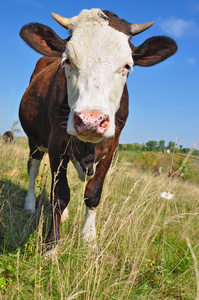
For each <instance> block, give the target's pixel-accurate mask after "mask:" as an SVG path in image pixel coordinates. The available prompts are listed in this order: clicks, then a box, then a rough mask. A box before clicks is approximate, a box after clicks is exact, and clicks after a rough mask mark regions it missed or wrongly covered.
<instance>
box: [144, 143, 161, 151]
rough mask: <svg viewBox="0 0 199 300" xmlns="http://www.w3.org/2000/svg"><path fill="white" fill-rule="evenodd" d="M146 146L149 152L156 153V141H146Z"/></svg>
mask: <svg viewBox="0 0 199 300" xmlns="http://www.w3.org/2000/svg"><path fill="white" fill-rule="evenodd" d="M146 145H147V148H148V150H149V151H156V150H157V149H156V148H157V147H158V142H157V141H148V142H147V143H146Z"/></svg>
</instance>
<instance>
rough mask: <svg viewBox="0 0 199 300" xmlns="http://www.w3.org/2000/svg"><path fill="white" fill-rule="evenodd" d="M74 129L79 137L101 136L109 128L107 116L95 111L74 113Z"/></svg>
mask: <svg viewBox="0 0 199 300" xmlns="http://www.w3.org/2000/svg"><path fill="white" fill-rule="evenodd" d="M74 127H75V129H76V131H77V133H78V134H81V135H86V136H95V137H99V136H103V135H104V134H105V133H106V131H107V129H108V127H109V116H108V115H106V114H103V113H101V112H99V111H96V110H91V111H82V112H80V113H77V112H76V113H75V114H74Z"/></svg>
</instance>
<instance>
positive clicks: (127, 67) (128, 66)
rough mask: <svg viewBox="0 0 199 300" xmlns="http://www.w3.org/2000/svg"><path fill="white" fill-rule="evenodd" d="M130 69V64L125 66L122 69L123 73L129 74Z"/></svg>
mask: <svg viewBox="0 0 199 300" xmlns="http://www.w3.org/2000/svg"><path fill="white" fill-rule="evenodd" d="M131 68H132V65H131V64H126V65H125V66H124V68H123V70H122V71H123V72H129V71H130V70H131Z"/></svg>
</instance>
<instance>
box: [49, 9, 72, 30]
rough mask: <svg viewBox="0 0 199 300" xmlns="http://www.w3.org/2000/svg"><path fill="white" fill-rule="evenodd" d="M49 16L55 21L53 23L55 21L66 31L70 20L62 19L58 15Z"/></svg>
mask: <svg viewBox="0 0 199 300" xmlns="http://www.w3.org/2000/svg"><path fill="white" fill-rule="evenodd" d="M51 16H52V17H53V19H55V21H57V22H58V23H59V24H60V25H61V26H63V27H64V28H66V29H68V27H69V22H70V19H67V18H65V17H62V16H60V15H58V14H55V13H52V14H51Z"/></svg>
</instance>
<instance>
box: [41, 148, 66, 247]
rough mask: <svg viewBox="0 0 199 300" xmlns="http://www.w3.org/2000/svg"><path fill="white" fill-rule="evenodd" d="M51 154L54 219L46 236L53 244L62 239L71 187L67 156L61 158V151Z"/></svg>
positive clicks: (48, 242) (50, 244) (49, 242)
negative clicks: (62, 216)
mask: <svg viewBox="0 0 199 300" xmlns="http://www.w3.org/2000/svg"><path fill="white" fill-rule="evenodd" d="M55 150H56V153H53V155H52V154H50V153H49V155H50V164H51V173H52V186H51V205H52V220H51V225H50V230H49V232H48V235H47V238H46V244H47V245H48V246H53V244H54V243H56V242H58V241H59V240H60V221H61V215H62V213H63V211H64V210H65V208H66V207H67V205H68V202H69V200H70V189H69V186H68V181H67V177H66V169H67V163H68V160H67V158H66V157H65V158H64V159H61V154H59V153H60V152H59V151H57V149H55Z"/></svg>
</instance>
